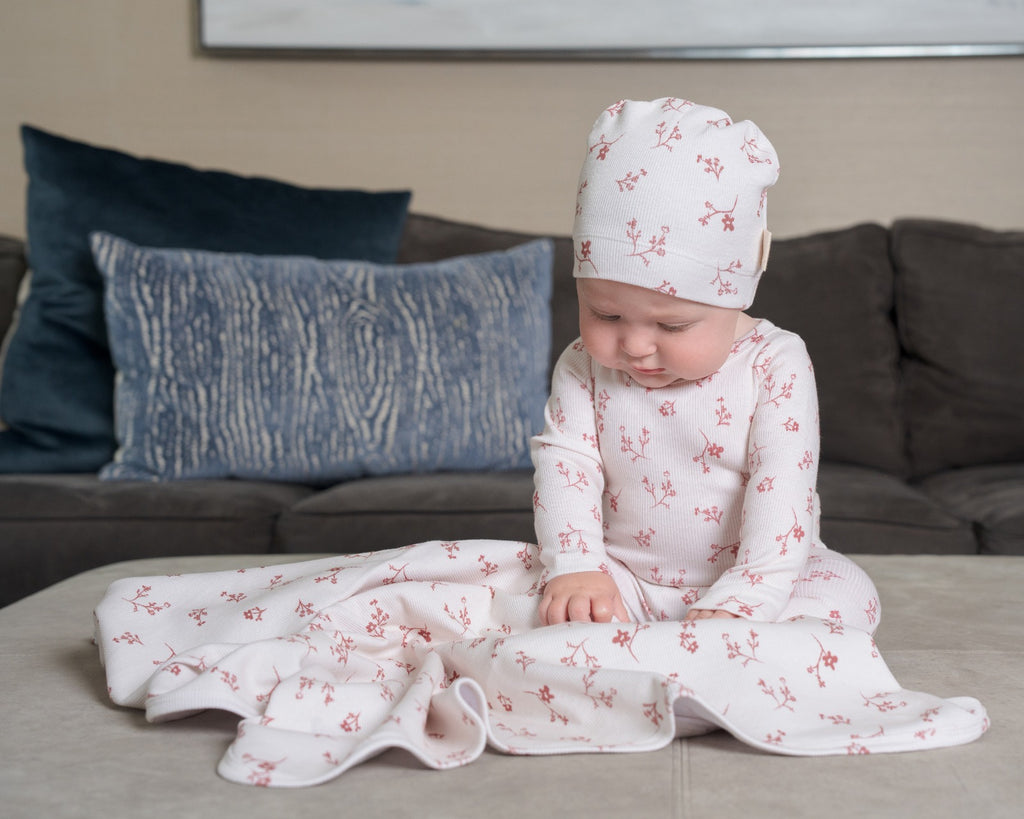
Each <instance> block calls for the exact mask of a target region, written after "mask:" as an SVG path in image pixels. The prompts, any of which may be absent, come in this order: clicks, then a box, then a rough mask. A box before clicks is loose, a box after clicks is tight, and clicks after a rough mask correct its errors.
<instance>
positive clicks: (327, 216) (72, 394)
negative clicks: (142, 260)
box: [0, 126, 410, 472]
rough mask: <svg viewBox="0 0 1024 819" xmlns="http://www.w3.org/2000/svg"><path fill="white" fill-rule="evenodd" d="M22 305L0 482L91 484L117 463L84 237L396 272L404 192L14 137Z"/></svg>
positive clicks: (103, 336) (2, 414) (6, 367)
mask: <svg viewBox="0 0 1024 819" xmlns="http://www.w3.org/2000/svg"><path fill="white" fill-rule="evenodd" d="M21 135H22V141H23V143H24V148H25V170H26V171H27V172H28V182H29V184H28V198H27V203H26V206H27V209H26V219H27V230H28V249H29V251H28V252H29V267H30V268H31V270H32V278H31V288H30V290H29V293H28V298H27V299H26V300H25V302H24V304H23V305H22V306H21V308H20V310H19V313H18V323H17V326H16V328H15V329H14V330H13V331H12V333H11V336H10V338H9V339H8V343H7V348H6V355H5V357H4V362H3V369H2V380H0V381H2V383H0V419H2V420H3V422H4V424H6V425H7V427H9V428H8V429H3V430H0V472H95V471H96V470H97V469H99V468H100V467H101V466H102V465H103V464H105V463H106V462H107V461H109V460H110V456H111V454H112V453H113V451H114V418H113V400H114V367H113V365H112V364H111V360H110V351H109V350H108V349H107V330H106V327H105V326H104V324H103V282H102V280H101V279H100V276H99V273H98V272H97V271H96V266H95V265H94V264H93V259H92V254H91V253H90V251H89V234H90V233H91V232H93V231H106V232H109V233H114V234H116V235H118V236H124V237H125V238H127V239H129V240H131V241H133V242H137V243H139V244H142V245H148V246H154V247H194V248H202V249H204V250H217V251H226V252H243V253H260V254H270V253H272V254H278V255H286V254H293V253H305V254H308V255H310V256H316V257H317V258H320V259H369V260H370V261H374V262H393V261H394V260H395V256H396V254H397V253H398V246H399V242H400V241H401V237H402V228H403V225H404V224H405V218H406V210H407V208H408V205H409V196H410V194H409V192H408V191H385V192H367V191H360V190H331V189H326V188H321V189H316V188H303V187H299V186H296V185H289V184H287V183H284V182H278V181H276V180H272V179H261V178H258V177H246V176H239V175H236V174H231V173H226V172H223V171H203V170H198V169H196V168H191V167H189V166H188V165H182V164H179V163H175V162H163V161H160V160H155V159H142V158H139V157H136V156H132V155H131V154H126V153H122V152H120V151H114V150H110V149H108V148H99V147H96V146H94V145H89V144H87V143H84V142H77V141H75V140H70V139H65V138H63V137H60V136H57V135H55V134H50V133H47V132H45V131H41V130H39V129H37V128H31V127H29V126H23V127H22V130H21Z"/></svg>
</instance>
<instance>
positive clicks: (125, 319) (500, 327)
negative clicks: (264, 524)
mask: <svg viewBox="0 0 1024 819" xmlns="http://www.w3.org/2000/svg"><path fill="white" fill-rule="evenodd" d="M92 247H93V253H94V255H95V258H96V263H97V266H98V267H99V269H100V270H101V271H102V273H103V275H104V280H105V283H106V297H105V301H106V304H105V306H106V318H107V326H108V328H109V333H110V347H111V351H112V354H113V358H114V363H115V366H116V368H117V373H118V374H117V388H116V393H115V417H116V427H117V438H118V444H119V448H118V450H117V454H116V456H115V459H114V461H113V462H112V463H110V464H108V465H107V466H105V467H104V468H103V470H102V471H101V473H100V474H101V477H103V478H106V479H177V478H223V477H238V478H265V479H274V480H287V481H299V482H304V483H325V482H331V481H337V480H343V479H346V478H353V477H357V476H362V475H381V474H388V473H398V472H428V471H443V470H483V469H495V470H503V469H518V468H528V467H529V464H530V456H529V438H530V436H531V435H533V434H534V433H536V432H538V431H539V430H540V426H541V423H542V420H543V408H544V401H545V397H546V394H547V365H548V354H549V346H550V336H551V326H550V324H551V319H550V306H549V300H550V295H551V264H552V254H553V247H552V243H551V242H550V241H549V240H538V241H534V242H530V243H528V244H525V245H521V246H519V247H517V248H513V249H511V250H508V251H500V252H495V253H485V254H480V255H475V256H463V257H459V258H456V259H450V260H447V261H444V262H432V263H423V264H413V265H378V264H373V263H369V262H353V261H336V262H324V261H318V260H315V259H311V258H307V257H283V256H254V255H247V254H224V253H211V252H204V251H189V250H161V249H155V248H143V247H138V246H136V245H134V244H131V243H129V242H127V241H125V240H123V239H120V238H118V237H115V236H112V235H110V234H106V233H97V234H94V235H93V237H92Z"/></svg>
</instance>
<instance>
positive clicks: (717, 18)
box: [197, 0, 1024, 59]
mask: <svg viewBox="0 0 1024 819" xmlns="http://www.w3.org/2000/svg"><path fill="white" fill-rule="evenodd" d="M197 2H198V12H197V20H198V32H199V34H198V40H199V48H200V50H201V51H202V52H205V53H210V54H221V55H230V54H274V53H277V54H289V53H290V54H297V55H301V54H307V55H308V54H311V53H312V54H337V55H339V56H354V57H405V58H408V57H416V58H429V57H437V58H459V57H469V58H478V59H479V58H488V57H493V58H500V59H509V58H534V59H716V58H718V59H772V58H783V59H792V58H802V57H822V58H837V57H934V56H979V55H988V56H992V55H1021V54H1024V0H984V1H983V0H860V2H857V3H851V2H849V0H719V2H717V3H706V2H705V3H698V2H694V0H628V2H621V0H197Z"/></svg>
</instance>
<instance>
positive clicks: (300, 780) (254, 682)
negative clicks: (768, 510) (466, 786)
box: [96, 541, 988, 787]
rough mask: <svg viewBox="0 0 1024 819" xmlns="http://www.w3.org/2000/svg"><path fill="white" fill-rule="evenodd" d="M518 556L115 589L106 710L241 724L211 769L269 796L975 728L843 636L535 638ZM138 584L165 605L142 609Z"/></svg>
mask: <svg viewBox="0 0 1024 819" xmlns="http://www.w3.org/2000/svg"><path fill="white" fill-rule="evenodd" d="M456 546H457V547H458V548H455V547H456ZM524 551H526V552H528V553H529V554H530V555H531V557H532V558H536V556H537V547H536V546H535V545H533V544H525V543H517V542H510V541H460V542H446V543H442V542H432V543H423V544H418V545H414V546H409V547H405V548H403V549H398V550H393V551H389V552H381V553H376V554H363V555H344V556H332V557H327V558H322V559H319V560H314V561H308V562H301V563H293V564H289V565H284V566H275V567H273V568H251V569H248V570H247V571H246V572H245V573H244V574H239V573H237V572H214V573H209V574H199V575H185V576H174V577H148V578H128V579H124V580H120V581H117V582H115V583H114V584H113V585H112V586H111V587H110V589H109V591H108V593H107V595H106V596H105V598H104V599H103V600H102V601H101V602H100V604H99V606H98V607H97V611H96V614H97V622H98V626H97V636H96V639H97V643H98V645H99V647H100V650H101V653H102V658H103V660H104V663H105V666H106V670H107V679H108V683H109V688H110V694H111V697H112V698H113V700H114V701H115V702H117V703H119V704H121V705H126V706H132V707H137V708H145V709H146V711H147V716H148V718H149V719H150V720H153V721H164V720H170V719H177V718H182V717H186V716H188V715H189V714H192V713H194V712H195V711H196V710H200V709H205V708H218V709H224V710H227V711H232V712H234V713H236V714H238V715H239V717H240V718H241V722H240V725H239V730H238V735H237V737H236V738H235V739H234V741H233V742H232V744H231V746H230V747H229V748H228V750H227V752H226V753H225V755H224V757H223V759H222V760H221V762H220V765H219V767H218V771H219V773H220V774H221V775H222V776H224V777H225V778H227V779H229V780H232V781H235V782H240V783H245V784H250V785H256V786H264V787H266V786H297V785H313V784H317V783H320V782H324V781H326V780H329V779H331V778H333V777H336V776H338V775H339V774H341V773H342V772H343V771H345V770H347V769H348V768H350V767H352V766H353V765H356V764H358V763H359V762H360V761H362V760H365V759H368V758H370V757H372V756H374V755H375V754H377V753H379V752H380V751H382V750H385V749H387V748H390V747H401V748H405V749H407V750H408V751H410V752H411V753H412V754H413V755H415V756H416V757H417V758H418V759H419V760H420V761H421V762H422V763H423V764H424V765H426V766H429V767H431V768H436V769H447V768H453V767H457V766H461V765H465V764H468V763H470V762H472V761H473V760H474V759H476V758H477V757H478V756H479V755H480V754H481V753H482V752H483V749H484V746H485V745H487V744H489V745H490V746H492V747H493V748H495V749H497V750H498V751H501V752H505V753H509V754H549V753H554V752H561V753H570V752H593V751H605V752H613V751H642V750H653V749H656V748H659V747H662V746H664V745H666V744H668V743H669V742H671V741H672V740H673V738H674V737H675V736H676V732H677V730H679V731H682V732H683V733H686V734H698V733H704V732H707V731H711V730H714V729H716V728H724V729H726V730H728V731H730V732H731V733H732V734H733V735H734V736H736V737H737V738H738V739H740V740H741V741H743V742H744V743H746V744H748V745H750V746H752V747H754V748H759V749H761V750H764V751H768V752H773V753H782V754H800V755H820V754H847V753H858V754H860V753H877V752H885V751H903V750H918V749H923V748H935V747H942V746H946V745H953V744H958V743H963V742H967V741H970V740H972V739H974V738H976V737H977V736H979V735H980V734H981V733H982V732H983V731H984V730H985V729H986V728H987V725H988V722H987V718H986V715H985V711H984V709H983V708H982V707H981V706H980V704H979V703H977V702H976V701H974V700H969V699H939V698H937V697H934V696H931V695H928V694H923V693H917V692H913V691H908V690H905V689H903V688H901V686H900V685H899V684H898V683H897V681H896V680H895V679H894V678H893V676H892V674H891V673H890V672H889V670H888V669H887V667H886V665H885V663H884V662H883V661H882V659H881V656H880V655H879V652H878V650H877V647H876V646H875V644H874V641H873V640H872V638H871V637H870V636H869V635H868V634H867V633H866V632H864V631H861V630H858V629H856V628H852V627H849V626H843V624H841V623H839V622H837V621H831V622H829V621H823V620H820V619H815V618H798V619H796V620H793V621H791V622H784V623H756V624H754V623H751V622H749V621H747V620H705V621H700V622H684V623H680V622H678V621H668V622H658V621H655V620H651V621H644V622H632V623H609V624H566V625H562V626H552V627H547V628H539V627H538V624H537V619H536V604H537V601H538V596H537V588H538V585H539V582H540V573H541V566H540V563H539V561H537V560H535V559H534V560H532V564H533V565H534V567H535V568H533V569H527V568H524V562H523V559H522V555H523V552H524ZM399 566H401V567H403V570H402V571H400V572H397V573H396V572H395V568H396V567H399ZM481 567H486V571H481ZM275 577H278V578H280V580H279V581H278V582H276V583H275V582H272V581H273V579H274V578H275ZM438 578H442V579H441V580H438ZM144 587H145V588H148V592H147V594H148V595H149V599H153V600H158V601H159V602H160V606H159V607H157V608H153V609H146V608H143V607H141V606H139V605H138V601H139V599H141V598H139V597H138V592H139V590H140V589H143V588H144ZM224 592H227V594H223V593H224ZM239 594H244V595H245V596H246V600H247V601H250V602H251V601H255V602H254V603H253V606H252V607H250V608H249V609H246V608H244V607H243V606H239V605H238V603H237V602H234V601H233V600H232V599H231V597H232V596H237V595H239ZM253 609H256V610H257V611H258V612H259V616H252V617H248V616H246V612H249V611H252V610H253ZM200 610H201V611H203V612H204V614H203V617H202V619H203V620H204V625H203V626H202V628H199V629H197V628H196V626H195V618H194V612H196V611H200ZM153 730H158V729H153ZM169 741H173V742H183V741H187V734H183V733H181V732H176V733H175V735H174V737H173V739H169Z"/></svg>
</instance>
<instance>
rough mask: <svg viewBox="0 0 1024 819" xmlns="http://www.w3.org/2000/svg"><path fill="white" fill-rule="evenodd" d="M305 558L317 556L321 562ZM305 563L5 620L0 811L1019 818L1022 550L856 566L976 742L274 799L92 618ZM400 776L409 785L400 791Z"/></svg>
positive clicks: (263, 560) (872, 560)
mask: <svg viewBox="0 0 1024 819" xmlns="http://www.w3.org/2000/svg"><path fill="white" fill-rule="evenodd" d="M308 557H314V556H313V555H310V556H308ZM302 559H304V556H301V555H279V556H267V555H260V556H244V555H243V556H237V555H235V556H221V557H178V558H163V559H158V560H139V561H132V562H127V563H118V564H114V565H111V566H106V567H103V568H101V569H95V570H93V571H89V572H86V573H84V574H81V575H78V576H77V577H74V578H71V579H69V580H65V581H63V582H61V583H58V584H57V585H55V586H52V587H50V588H49V589H46V590H44V591H42V592H39V593H38V594H35V595H33V596H32V597H29V598H26V599H24V600H21V601H19V602H17V603H15V604H13V605H11V606H8V607H7V608H4V609H0V635H2V636H0V640H2V646H3V650H2V655H0V656H2V657H3V663H2V667H0V692H2V693H0V698H2V703H3V721H2V724H0V757H2V759H3V766H2V772H0V815H3V816H4V817H11V819H14V818H15V817H40V816H43V817H75V816H81V817H93V816H103V817H129V816H130V817H136V816H145V817H147V819H159V817H175V819H179V817H181V816H183V815H188V816H197V817H206V816H217V817H244V819H259V817H274V819H277V818H278V817H281V816H284V815H295V816H299V815H311V816H313V815H315V816H334V815H338V816H355V817H378V816H381V817H383V816H387V817H406V816H408V817H420V818H422V817H445V819H455V818H456V817H473V818H474V819H477V818H478V817H487V819H499V817H522V816H548V815H561V816H565V817H576V816H580V817H588V819H593V817H622V816H630V817H648V816H649V817H715V819H722V817H733V816H736V817H739V816H758V817H761V818H767V817H787V819H794V818H795V817H802V816H814V817H818V816H828V817H830V819H836V817H847V816H850V817H853V816H857V817H861V816H863V817H890V816H891V817H901V818H902V817H907V816H928V817H965V816H969V817H976V819H987V817H1003V816H1005V817H1014V819H1016V817H1017V816H1019V815H1021V810H1022V805H1024V751H1022V743H1021V741H1020V740H1021V737H1022V733H1021V731H1022V729H1024V682H1022V681H1024V650H1022V648H1021V644H1022V641H1024V611H1022V609H1021V602H1022V600H1024V591H1022V590H1024V558H1015V557H979V556H941V557H940V556H913V557H904V556H873V555H857V556H855V559H856V560H857V562H858V563H859V564H861V565H862V566H863V567H864V568H865V569H866V570H867V571H868V573H869V574H870V575H871V576H872V578H873V579H874V581H875V583H876V585H877V586H878V589H879V592H880V595H881V599H882V609H883V614H882V625H881V628H880V629H879V632H878V635H877V643H878V645H879V647H880V649H881V651H882V655H883V656H884V657H885V658H886V660H887V662H888V664H889V667H890V668H891V669H892V671H893V673H894V674H895V676H896V678H897V679H898V680H899V681H900V682H901V683H902V684H903V685H904V686H905V687H906V688H910V689H915V690H921V691H927V692H929V693H932V694H936V695H938V696H942V697H949V696H957V695H967V696H973V697H977V698H978V699H979V700H981V702H982V704H984V706H985V707H986V708H987V709H988V712H989V716H990V718H991V720H992V728H991V729H990V730H989V732H988V733H987V734H986V735H985V736H984V737H982V738H981V739H980V740H978V741H977V742H974V743H971V744H969V745H964V746H959V747H955V748H947V749H941V750H932V751H925V752H920V753H907V754H884V755H878V756H861V757H857V758H850V757H817V758H795V757H783V756H771V755H768V754H764V753H760V752H757V751H753V750H751V749H749V748H747V747H746V746H744V745H742V744H741V743H739V742H738V741H736V740H735V739H733V738H732V737H731V736H729V735H728V734H725V733H716V734H710V735H707V736H703V737H697V738H692V739H684V740H676V741H675V742H673V743H672V744H671V745H669V746H668V747H666V748H664V749H662V750H660V751H655V752H651V753H643V754H609V755H600V754H599V755H582V756H555V757H510V756H503V755H499V754H496V753H493V752H490V751H488V752H486V753H485V754H484V756H483V757H482V758H481V759H480V760H478V761H477V762H474V763H473V764H471V765H469V766H467V767H464V768H459V769H456V770H453V771H446V772H436V771H431V770H426V769H424V768H422V767H421V766H420V765H419V764H418V763H417V762H416V761H415V760H413V759H412V758H411V757H410V756H408V755H406V754H404V753H403V752H400V751H391V752H388V753H385V754H383V755H381V756H379V757H377V758H376V759H374V760H371V761H370V762H368V763H365V764H363V765H360V766H358V767H357V768H355V769H354V770H352V771H349V772H348V773H345V774H343V775H342V776H341V777H340V778H339V779H337V780H334V781H332V782H330V783H328V784H325V785H322V786H319V787H315V788H307V789H301V790H265V789H259V788H250V787H242V786H238V785H233V784H230V783H228V782H225V781H223V780H221V779H219V778H218V777H217V775H216V773H215V766H216V764H217V761H218V760H219V759H220V757H221V755H222V753H223V752H224V749H225V748H226V746H227V745H228V744H229V742H230V741H231V739H232V738H233V736H234V730H235V724H236V722H237V719H236V717H234V716H233V715H230V714H224V713H219V712H206V713H204V714H200V715H198V716H196V717H192V718H190V719H186V720H183V721H180V722H174V723H168V724H164V725H159V726H155V725H149V724H147V723H146V722H145V720H144V718H143V716H142V714H141V712H135V711H127V710H122V709H119V708H117V707H115V706H113V705H111V704H110V703H109V701H108V699H107V696H106V685H105V680H104V677H103V672H102V670H101V668H100V666H99V663H98V661H97V653H96V648H95V646H93V644H92V640H91V634H92V614H91V613H92V607H93V606H94V605H95V604H96V603H97V602H98V601H99V599H100V598H101V596H102V595H103V592H104V590H105V589H106V586H107V584H108V583H110V582H111V581H112V580H114V579H116V578H120V577H126V576H133V575H148V574H164V573H180V572H199V571H215V570H221V569H229V568H238V567H244V566H251V565H260V564H263V565H266V564H268V563H274V562H278V563H281V562H291V561H296V560H302ZM396 774H397V775H398V776H397V778H398V781H400V782H401V785H402V787H401V788H396V787H395V781H396Z"/></svg>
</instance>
